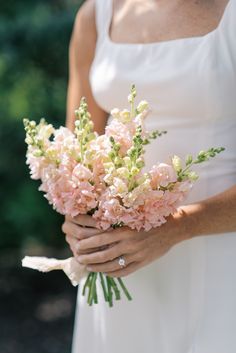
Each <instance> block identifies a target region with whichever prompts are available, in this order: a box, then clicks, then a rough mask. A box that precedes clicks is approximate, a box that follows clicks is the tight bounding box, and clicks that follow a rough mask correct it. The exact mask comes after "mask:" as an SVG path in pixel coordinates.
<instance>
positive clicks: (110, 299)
mask: <svg viewBox="0 0 236 353" xmlns="http://www.w3.org/2000/svg"><path fill="white" fill-rule="evenodd" d="M106 282H107V291H108V303H109V306H110V308H111V307H112V306H113V300H112V296H113V293H112V290H111V282H110V277H108V276H106Z"/></svg>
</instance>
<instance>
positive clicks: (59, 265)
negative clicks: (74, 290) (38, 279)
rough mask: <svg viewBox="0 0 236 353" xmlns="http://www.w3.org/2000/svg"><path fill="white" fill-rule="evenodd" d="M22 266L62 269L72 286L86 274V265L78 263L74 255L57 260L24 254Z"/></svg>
mask: <svg viewBox="0 0 236 353" xmlns="http://www.w3.org/2000/svg"><path fill="white" fill-rule="evenodd" d="M22 266H23V267H28V268H32V269H34V270H38V271H41V272H50V271H53V270H62V271H64V272H65V274H66V275H67V277H68V278H69V279H70V281H71V283H72V284H73V286H77V285H78V284H79V282H80V280H81V279H82V278H83V277H85V276H86V275H87V274H88V271H87V270H86V267H85V266H83V265H80V264H79V263H78V262H77V261H76V260H75V258H74V257H69V258H68V259H65V260H58V259H53V258H51V259H49V258H47V257H39V256H25V257H24V259H23V260H22Z"/></svg>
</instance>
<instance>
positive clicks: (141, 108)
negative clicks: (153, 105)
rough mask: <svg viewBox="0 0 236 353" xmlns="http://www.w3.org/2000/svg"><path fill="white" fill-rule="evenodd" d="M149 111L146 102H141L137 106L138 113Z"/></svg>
mask: <svg viewBox="0 0 236 353" xmlns="http://www.w3.org/2000/svg"><path fill="white" fill-rule="evenodd" d="M147 109H148V102H147V101H144V100H143V101H141V102H140V103H139V105H138V106H137V111H138V113H142V112H143V111H144V110H147Z"/></svg>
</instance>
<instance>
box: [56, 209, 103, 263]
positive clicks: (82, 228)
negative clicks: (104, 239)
mask: <svg viewBox="0 0 236 353" xmlns="http://www.w3.org/2000/svg"><path fill="white" fill-rule="evenodd" d="M62 231H63V233H65V235H66V237H65V238H66V241H67V243H68V244H69V246H70V249H71V251H72V253H73V255H74V257H75V258H78V246H79V242H80V241H81V240H82V239H86V238H89V237H91V236H95V235H98V234H100V233H101V232H102V231H101V230H100V229H97V228H96V223H95V221H94V219H93V218H92V217H91V216H87V215H81V216H78V217H74V218H72V217H70V216H66V217H65V222H64V223H63V225H62ZM94 250H98V249H93V251H94Z"/></svg>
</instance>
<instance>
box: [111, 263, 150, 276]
mask: <svg viewBox="0 0 236 353" xmlns="http://www.w3.org/2000/svg"><path fill="white" fill-rule="evenodd" d="M144 265H145V264H144V263H143V262H132V263H130V264H129V265H127V266H126V267H124V268H122V269H119V270H117V271H111V272H106V275H107V276H109V277H125V276H128V275H130V274H131V273H133V272H135V271H137V270H139V269H140V268H141V267H143V266H144Z"/></svg>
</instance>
